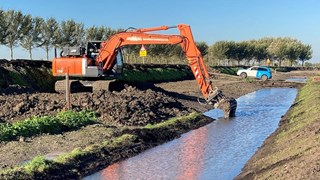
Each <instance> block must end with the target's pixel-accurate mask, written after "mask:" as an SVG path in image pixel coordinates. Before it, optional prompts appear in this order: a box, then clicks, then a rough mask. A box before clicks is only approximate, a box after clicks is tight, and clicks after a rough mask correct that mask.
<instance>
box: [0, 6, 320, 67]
mask: <svg viewBox="0 0 320 180" xmlns="http://www.w3.org/2000/svg"><path fill="white" fill-rule="evenodd" d="M0 8H2V9H4V10H8V9H14V10H21V11H22V12H23V13H25V14H27V13H28V14H31V15H33V16H41V17H43V18H49V17H54V18H55V19H56V20H58V21H62V20H68V19H74V20H75V21H77V22H82V23H84V24H85V26H86V27H88V26H92V25H96V26H99V25H104V26H108V27H111V28H127V27H137V28H140V27H141V28H142V27H154V26H161V25H169V26H172V25H176V24H180V23H184V24H189V25H190V26H191V28H192V31H193V35H194V38H195V40H196V41H205V42H207V43H208V45H211V44H214V43H215V42H217V41H220V40H228V41H230V40H233V41H243V40H251V39H259V38H263V37H291V38H296V39H299V40H301V41H302V42H303V43H305V44H310V45H312V48H313V58H312V60H311V62H317V63H319V62H320V23H319V20H320V10H319V8H320V1H319V0H202V1H201V0H157V1H156V0H148V1H147V0H135V1H132V0H121V1H118V0H114V1H111V0H94V1H88V0H87V1H84V0H54V1H45V0H0ZM170 33H171V31H170ZM172 33H177V32H176V31H173V32H172ZM0 53H1V58H2V57H3V56H4V57H5V58H9V49H8V48H7V47H3V46H2V47H0ZM14 53H15V54H14V58H28V54H27V52H26V51H24V50H21V49H20V48H16V49H15V51H14ZM51 57H52V54H51ZM34 58H38V59H41V58H45V53H44V51H43V50H42V49H37V50H35V51H34Z"/></svg>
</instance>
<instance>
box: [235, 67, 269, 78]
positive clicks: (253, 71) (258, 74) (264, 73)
mask: <svg viewBox="0 0 320 180" xmlns="http://www.w3.org/2000/svg"><path fill="white" fill-rule="evenodd" d="M237 75H238V76H241V77H242V78H247V77H254V78H258V79H261V80H262V81H266V80H268V79H271V78H272V73H271V70H270V69H269V68H267V67H263V66H253V67H250V68H248V69H239V70H238V72H237Z"/></svg>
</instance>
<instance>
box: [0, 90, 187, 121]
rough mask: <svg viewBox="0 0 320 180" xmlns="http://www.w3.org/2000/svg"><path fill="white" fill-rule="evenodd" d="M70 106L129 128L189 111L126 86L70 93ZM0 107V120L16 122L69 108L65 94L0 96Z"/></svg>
mask: <svg viewBox="0 0 320 180" xmlns="http://www.w3.org/2000/svg"><path fill="white" fill-rule="evenodd" d="M10 90H12V89H10ZM71 104H72V108H73V109H74V110H84V109H88V110H92V111H95V112H97V114H98V116H99V117H100V118H101V119H103V121H108V123H110V122H113V123H115V124H118V125H119V124H120V125H129V126H137V125H140V126H144V125H147V124H149V123H150V124H154V123H157V122H160V121H163V120H167V119H169V118H171V117H176V116H182V115H186V114H187V113H189V112H190V110H189V109H188V108H186V107H184V106H183V105H182V104H181V103H180V102H178V101H177V100H176V99H174V98H173V97H170V96H168V95H165V94H164V93H162V92H156V91H153V90H151V89H148V90H139V89H137V88H134V87H132V86H126V88H125V89H123V90H122V91H120V92H116V91H114V92H105V91H99V92H95V93H74V94H71ZM0 105H1V107H2V108H1V110H0V121H1V122H14V121H18V120H22V119H25V118H28V117H32V116H43V115H54V114H56V113H57V112H59V111H62V110H64V109H66V100H65V94H58V93H22V94H17V95H14V94H13V95H12V94H10V95H0Z"/></svg>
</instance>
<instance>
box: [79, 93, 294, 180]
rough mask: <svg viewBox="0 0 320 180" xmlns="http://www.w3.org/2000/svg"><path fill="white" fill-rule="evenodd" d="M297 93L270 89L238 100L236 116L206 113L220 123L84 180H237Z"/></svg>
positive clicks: (215, 110) (216, 122) (189, 133)
mask: <svg viewBox="0 0 320 180" xmlns="http://www.w3.org/2000/svg"><path fill="white" fill-rule="evenodd" d="M296 94H297V89H295V88H265V89H261V90H258V91H255V92H252V93H249V94H246V95H244V96H241V97H240V98H238V99H237V101H238V108H237V112H236V117H234V118H227V119H225V118H224V114H223V112H222V111H221V110H218V109H213V110H210V111H208V112H206V113H205V115H206V116H209V117H211V118H214V119H217V120H216V121H214V122H212V123H210V124H208V125H206V126H204V127H201V128H198V129H195V130H192V131H190V132H188V133H185V134H183V135H182V136H181V137H179V138H177V139H175V140H173V141H170V142H168V143H165V144H162V145H160V146H157V147H154V148H152V149H149V150H147V151H145V152H142V153H140V154H138V155H137V156H135V157H132V158H129V159H126V160H123V161H120V162H117V163H114V164H112V165H111V166H108V167H106V168H105V169H104V170H102V171H100V172H98V173H95V174H93V175H91V176H88V177H86V178H84V180H103V179H201V180H207V179H208V180H209V179H233V178H234V177H235V176H236V175H237V174H239V173H240V171H241V168H242V167H243V166H244V164H245V163H246V162H247V161H248V159H249V158H250V157H251V156H252V155H253V154H254V153H255V151H256V150H257V148H258V147H259V146H261V144H262V143H263V141H264V140H265V139H266V138H267V137H268V136H269V135H270V134H271V133H272V132H274V131H275V129H276V128H277V127H278V124H279V121H280V119H281V116H282V115H283V114H285V113H286V112H287V110H288V109H289V107H290V106H291V105H292V103H293V101H294V99H295V97H296Z"/></svg>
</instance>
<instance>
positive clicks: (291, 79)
mask: <svg viewBox="0 0 320 180" xmlns="http://www.w3.org/2000/svg"><path fill="white" fill-rule="evenodd" d="M307 80H308V78H306V77H304V78H289V79H287V80H285V81H286V82H296V83H306V82H307Z"/></svg>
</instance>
